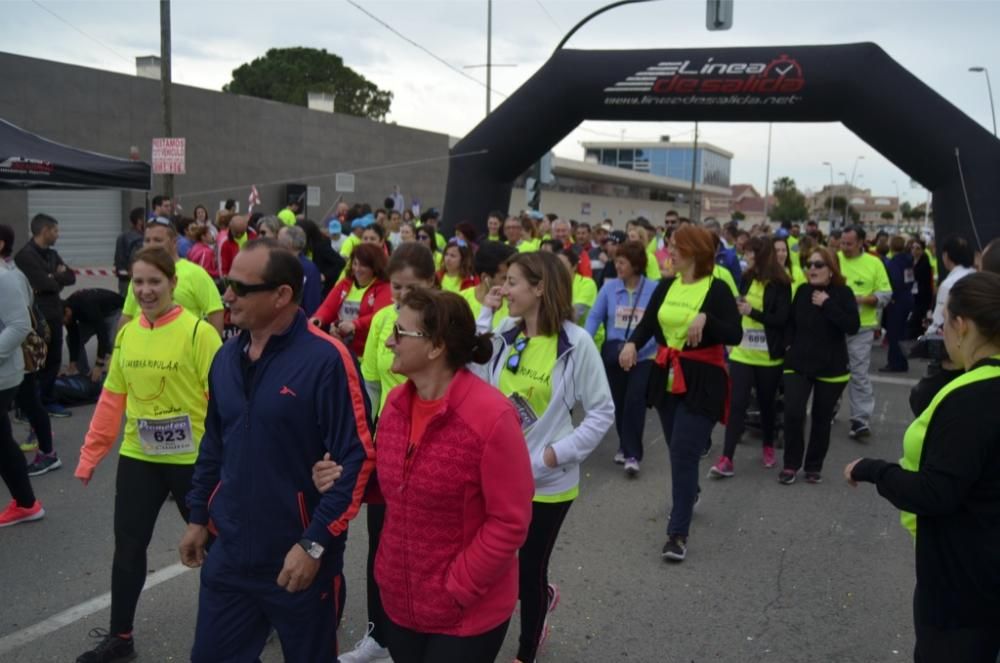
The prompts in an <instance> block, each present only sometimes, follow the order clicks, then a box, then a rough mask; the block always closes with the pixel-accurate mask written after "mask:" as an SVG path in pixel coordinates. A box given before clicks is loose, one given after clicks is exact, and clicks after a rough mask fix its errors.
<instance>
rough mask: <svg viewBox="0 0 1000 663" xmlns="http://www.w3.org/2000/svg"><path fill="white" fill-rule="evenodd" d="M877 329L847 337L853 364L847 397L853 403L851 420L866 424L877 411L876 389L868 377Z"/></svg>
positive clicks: (849, 356) (850, 358) (864, 330)
mask: <svg viewBox="0 0 1000 663" xmlns="http://www.w3.org/2000/svg"><path fill="white" fill-rule="evenodd" d="M874 339H875V331H874V330H872V329H863V330H861V331H860V332H858V333H857V334H855V335H854V336H848V337H847V355H848V359H849V361H850V365H851V381H850V383H849V384H848V385H847V398H848V400H849V401H850V403H851V421H859V422H861V423H863V424H865V425H866V426H867V425H868V424H869V423H870V422H871V418H872V412H874V411H875V390H874V389H873V388H872V381H871V379H870V378H869V377H868V369H869V367H870V366H871V363H872V341H873V340H874Z"/></svg>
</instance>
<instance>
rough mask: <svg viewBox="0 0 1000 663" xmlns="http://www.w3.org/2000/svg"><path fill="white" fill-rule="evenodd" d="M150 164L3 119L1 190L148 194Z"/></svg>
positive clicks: (0, 160)
mask: <svg viewBox="0 0 1000 663" xmlns="http://www.w3.org/2000/svg"><path fill="white" fill-rule="evenodd" d="M151 183H152V169H151V168H150V166H149V164H148V163H144V162H142V161H130V160H129V159H119V158H116V157H109V156H106V155H104V154H97V153H95V152H88V151H86V150H80V149H77V148H75V147H69V146H66V145H62V144H60V143H55V142H53V141H51V140H47V139H45V138H42V137H41V136H38V135H36V134H33V133H30V132H28V131H25V130H24V129H21V128H19V127H16V126H14V125H13V124H11V123H10V122H7V121H6V120H0V188H46V189H52V188H62V187H78V188H100V189H138V190H140V191H148V190H149V189H150V186H151Z"/></svg>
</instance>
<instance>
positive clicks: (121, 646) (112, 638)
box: [76, 628, 135, 663]
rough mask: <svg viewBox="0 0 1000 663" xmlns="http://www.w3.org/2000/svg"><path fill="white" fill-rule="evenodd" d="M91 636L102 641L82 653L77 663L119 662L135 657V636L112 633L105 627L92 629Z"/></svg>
mask: <svg viewBox="0 0 1000 663" xmlns="http://www.w3.org/2000/svg"><path fill="white" fill-rule="evenodd" d="M90 637H92V638H100V639H101V641H100V642H99V643H97V646H96V647H94V648H93V649H91V650H90V651H87V652H84V653H82V654H80V655H79V656H78V657H77V659H76V663H118V662H119V661H131V660H132V659H133V658H135V640H134V638H123V637H120V636H117V635H112V634H110V633H108V632H107V630H105V629H103V628H93V629H90Z"/></svg>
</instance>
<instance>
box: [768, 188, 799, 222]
mask: <svg viewBox="0 0 1000 663" xmlns="http://www.w3.org/2000/svg"><path fill="white" fill-rule="evenodd" d="M774 198H775V200H776V201H777V202H776V203H775V205H774V207H772V208H771V210H770V211H769V212H768V216H770V217H771V220H772V221H781V222H784V221H802V220H804V219H806V218H808V217H809V206H808V205H806V197H805V196H804V195H803V194H802V192H800V191H799V190H798V189H797V188H796V186H795V180H793V179H792V178H791V177H779V178H778V179H776V180H775V181H774Z"/></svg>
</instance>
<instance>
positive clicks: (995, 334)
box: [948, 272, 1000, 342]
mask: <svg viewBox="0 0 1000 663" xmlns="http://www.w3.org/2000/svg"><path fill="white" fill-rule="evenodd" d="M948 312H949V313H950V314H951V317H953V318H955V317H962V318H965V319H966V320H971V321H972V322H974V323H976V327H977V328H978V329H979V333H980V334H982V335H983V337H985V338H986V339H988V340H990V341H993V342H1000V274H994V273H992V272H976V273H974V274H969V275H968V276H963V277H962V278H961V279H959V280H958V281H956V282H955V285H953V286H951V292H950V293H949V294H948Z"/></svg>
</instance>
